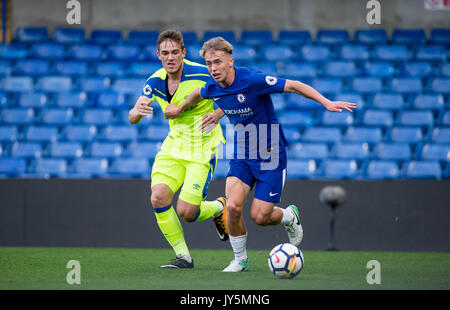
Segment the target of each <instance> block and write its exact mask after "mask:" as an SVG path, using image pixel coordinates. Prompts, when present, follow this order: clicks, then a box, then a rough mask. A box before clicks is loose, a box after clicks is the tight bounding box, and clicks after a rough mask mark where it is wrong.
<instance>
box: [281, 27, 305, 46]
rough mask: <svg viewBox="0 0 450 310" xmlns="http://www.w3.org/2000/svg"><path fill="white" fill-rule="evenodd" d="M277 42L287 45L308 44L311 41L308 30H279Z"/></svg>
mask: <svg viewBox="0 0 450 310" xmlns="http://www.w3.org/2000/svg"><path fill="white" fill-rule="evenodd" d="M277 42H278V43H280V44H289V45H304V44H309V43H311V34H310V33H309V31H308V30H281V31H280V33H279V34H278V40H277Z"/></svg>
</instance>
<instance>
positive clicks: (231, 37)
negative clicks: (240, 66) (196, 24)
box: [203, 30, 236, 44]
mask: <svg viewBox="0 0 450 310" xmlns="http://www.w3.org/2000/svg"><path fill="white" fill-rule="evenodd" d="M215 37H222V38H224V39H225V40H227V41H228V42H230V43H231V44H234V43H236V36H235V34H234V31H232V30H222V31H213V30H207V31H205V33H204V34H203V42H206V41H208V40H209V39H211V38H215Z"/></svg>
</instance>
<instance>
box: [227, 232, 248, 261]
mask: <svg viewBox="0 0 450 310" xmlns="http://www.w3.org/2000/svg"><path fill="white" fill-rule="evenodd" d="M230 243H231V247H232V248H233V252H234V258H235V259H238V260H246V259H247V234H245V235H242V236H237V237H233V236H230Z"/></svg>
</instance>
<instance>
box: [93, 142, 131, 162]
mask: <svg viewBox="0 0 450 310" xmlns="http://www.w3.org/2000/svg"><path fill="white" fill-rule="evenodd" d="M87 153H88V154H89V155H90V156H91V157H101V158H115V157H120V156H121V155H122V153H123V147H122V145H121V144H120V143H119V142H100V141H95V142H93V143H92V144H91V145H90V146H89V147H88V152H87Z"/></svg>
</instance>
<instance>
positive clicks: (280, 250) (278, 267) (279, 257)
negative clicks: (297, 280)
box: [268, 243, 304, 279]
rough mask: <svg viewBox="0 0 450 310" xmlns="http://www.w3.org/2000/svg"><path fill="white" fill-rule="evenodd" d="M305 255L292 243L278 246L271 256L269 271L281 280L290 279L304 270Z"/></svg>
mask: <svg viewBox="0 0 450 310" xmlns="http://www.w3.org/2000/svg"><path fill="white" fill-rule="evenodd" d="M303 262H304V260H303V254H302V252H301V251H300V250H299V249H298V248H297V247H296V246H295V245H292V244H290V243H282V244H279V245H277V246H276V247H274V248H273V249H272V251H270V254H269V259H268V263H269V269H270V271H271V272H272V273H273V274H274V275H276V276H277V277H279V278H282V279H290V278H293V277H295V276H296V275H298V274H299V273H300V271H301V270H302V269H303Z"/></svg>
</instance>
